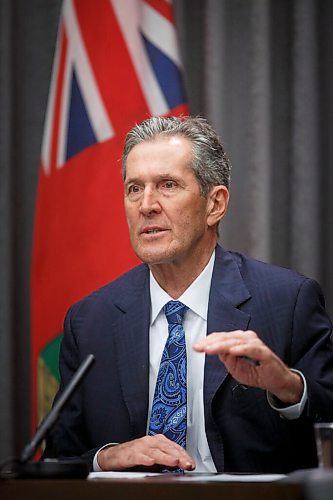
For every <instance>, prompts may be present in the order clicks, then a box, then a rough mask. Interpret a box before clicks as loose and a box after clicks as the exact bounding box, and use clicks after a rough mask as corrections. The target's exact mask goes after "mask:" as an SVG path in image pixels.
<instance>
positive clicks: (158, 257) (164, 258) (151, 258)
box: [136, 251, 172, 266]
mask: <svg viewBox="0 0 333 500" xmlns="http://www.w3.org/2000/svg"><path fill="white" fill-rule="evenodd" d="M136 255H137V256H138V257H139V259H140V260H142V262H144V263H145V264H148V265H149V266H154V265H159V264H168V263H170V262H171V261H172V258H171V257H170V256H169V255H166V254H165V252H151V251H149V252H148V251H147V252H136Z"/></svg>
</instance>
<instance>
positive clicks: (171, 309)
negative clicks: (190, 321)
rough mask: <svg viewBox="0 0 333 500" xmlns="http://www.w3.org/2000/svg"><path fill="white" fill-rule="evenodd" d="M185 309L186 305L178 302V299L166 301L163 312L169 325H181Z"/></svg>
mask: <svg viewBox="0 0 333 500" xmlns="http://www.w3.org/2000/svg"><path fill="white" fill-rule="evenodd" d="M187 309H188V307H187V306H185V305H184V304H182V302H179V300H170V301H169V302H167V303H166V304H165V306H164V312H165V315H166V318H167V320H168V323H169V325H181V324H182V323H183V319H184V314H185V312H186V311H187Z"/></svg>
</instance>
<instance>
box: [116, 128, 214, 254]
mask: <svg viewBox="0 0 333 500" xmlns="http://www.w3.org/2000/svg"><path fill="white" fill-rule="evenodd" d="M191 159H192V150H191V143H190V141H189V140H188V139H186V138H184V137H182V136H173V137H165V138H157V139H155V140H154V141H151V142H143V143H141V144H138V145H137V146H135V147H134V148H133V149H132V150H131V152H130V154H129V155H128V159H127V167H126V178H125V210H126V216H127V222H128V226H129V232H130V237H131V242H132V246H133V248H134V251H135V253H136V254H137V256H138V257H139V258H140V259H141V260H142V261H144V262H147V263H148V264H165V263H166V264H170V263H177V262H178V263H184V262H189V263H190V262H191V260H193V259H195V258H196V257H195V256H196V255H200V252H201V251H202V250H203V251H204V249H205V246H206V247H207V245H206V243H207V241H208V240H207V238H208V229H209V228H208V225H207V212H208V201H207V200H206V199H205V198H204V197H203V196H201V195H200V189H199V184H198V181H197V179H196V177H195V175H194V174H193V172H192V170H191V169H190V166H189V165H190V162H191ZM210 231H212V228H210ZM213 231H215V229H214V230H213ZM210 238H211V236H210Z"/></svg>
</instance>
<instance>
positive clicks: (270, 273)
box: [229, 252, 320, 291]
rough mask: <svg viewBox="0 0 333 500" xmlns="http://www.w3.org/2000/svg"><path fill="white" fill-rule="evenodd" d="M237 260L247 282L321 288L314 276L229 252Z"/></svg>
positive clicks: (272, 285) (263, 285)
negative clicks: (310, 276)
mask: <svg viewBox="0 0 333 500" xmlns="http://www.w3.org/2000/svg"><path fill="white" fill-rule="evenodd" d="M229 254H230V255H231V256H232V258H233V259H234V260H235V261H236V263H237V266H238V268H239V271H240V273H241V275H242V276H243V279H244V280H245V281H246V282H247V283H249V282H250V283H253V284H254V286H255V285H259V284H260V286H261V287H265V286H267V287H275V286H280V287H282V288H284V287H292V288H296V289H299V288H300V287H302V286H303V285H308V286H310V287H313V288H315V289H317V290H318V291H319V290H320V286H319V284H318V283H317V282H316V281H315V280H314V279H312V278H309V277H307V276H305V275H303V274H301V273H299V272H297V271H294V270H292V269H289V268H286V267H282V266H278V265H275V264H270V263H268V262H263V261H260V260H257V259H254V258H253V257H249V256H246V255H244V254H241V253H239V252H229Z"/></svg>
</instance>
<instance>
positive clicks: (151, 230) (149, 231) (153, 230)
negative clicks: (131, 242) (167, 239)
mask: <svg viewBox="0 0 333 500" xmlns="http://www.w3.org/2000/svg"><path fill="white" fill-rule="evenodd" d="M164 231H165V229H162V228H160V227H147V228H146V227H145V228H143V230H142V233H143V234H157V233H162V232H164Z"/></svg>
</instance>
